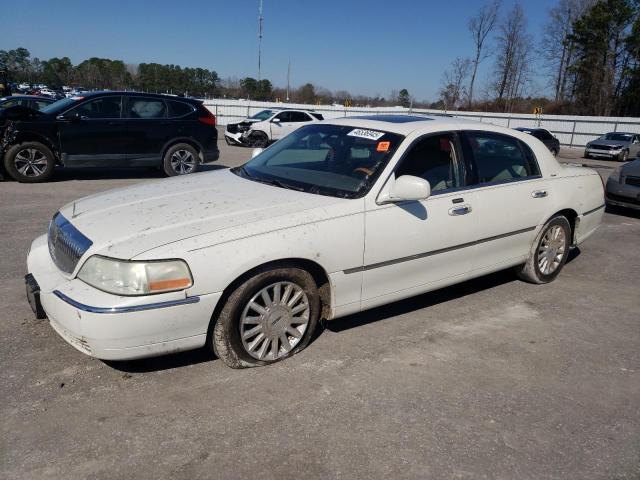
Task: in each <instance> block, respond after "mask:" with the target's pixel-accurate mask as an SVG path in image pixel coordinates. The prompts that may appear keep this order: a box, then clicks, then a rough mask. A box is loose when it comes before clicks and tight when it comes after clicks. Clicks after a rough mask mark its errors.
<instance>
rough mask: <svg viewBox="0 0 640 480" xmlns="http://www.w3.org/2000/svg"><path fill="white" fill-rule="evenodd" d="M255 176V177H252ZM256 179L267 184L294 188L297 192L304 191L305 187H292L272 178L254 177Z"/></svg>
mask: <svg viewBox="0 0 640 480" xmlns="http://www.w3.org/2000/svg"><path fill="white" fill-rule="evenodd" d="M254 178H255V177H254ZM255 180H256V181H258V182H262V183H266V184H267V185H274V186H276V187H281V188H287V189H289V190H296V191H298V192H304V191H305V189H304V188H302V187H294V186H293V185H290V184H288V183H284V182H281V181H280V180H276V179H275V178H274V179H268V180H267V179H266V178H255Z"/></svg>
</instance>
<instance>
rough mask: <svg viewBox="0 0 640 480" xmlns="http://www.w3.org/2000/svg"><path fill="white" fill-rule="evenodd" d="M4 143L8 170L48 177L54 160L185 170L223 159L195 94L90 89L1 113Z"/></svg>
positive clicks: (210, 119)
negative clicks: (45, 104) (44, 104)
mask: <svg viewBox="0 0 640 480" xmlns="http://www.w3.org/2000/svg"><path fill="white" fill-rule="evenodd" d="M2 117H3V119H4V125H3V126H0V129H2V131H1V132H0V146H2V149H3V151H2V152H0V154H4V162H3V163H4V168H5V170H6V172H7V173H8V174H9V176H11V177H12V178H14V179H15V180H17V181H19V182H31V183H32V182H42V181H45V180H47V179H48V178H49V177H50V176H51V175H52V174H53V170H54V167H55V165H62V166H65V167H142V166H154V167H160V168H162V169H163V171H164V172H165V174H166V175H168V176H173V175H184V174H187V173H193V172H195V171H197V170H198V168H199V166H200V165H201V164H202V163H206V162H212V161H215V160H217V159H218V156H219V151H218V145H217V142H218V131H217V130H216V118H215V116H214V115H213V114H212V113H211V112H210V111H209V110H208V109H207V108H205V106H204V105H203V104H202V102H200V101H198V100H194V99H189V98H181V97H171V96H167V95H155V94H143V93H134V92H91V93H87V94H85V95H83V96H76V97H71V98H67V99H65V100H60V101H58V102H55V103H52V104H51V105H49V106H48V107H45V108H44V109H43V110H42V111H36V110H33V109H29V108H25V107H22V106H16V107H12V108H9V109H5V110H3V114H2Z"/></svg>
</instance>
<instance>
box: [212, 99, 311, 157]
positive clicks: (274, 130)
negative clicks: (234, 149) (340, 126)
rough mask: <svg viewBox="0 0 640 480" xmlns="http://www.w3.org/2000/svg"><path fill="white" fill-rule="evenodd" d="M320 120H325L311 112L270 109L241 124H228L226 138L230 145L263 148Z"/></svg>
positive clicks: (246, 119)
mask: <svg viewBox="0 0 640 480" xmlns="http://www.w3.org/2000/svg"><path fill="white" fill-rule="evenodd" d="M320 120H323V117H322V115H321V114H320V113H316V112H314V111H311V110H295V109H291V108H287V109H280V108H270V109H267V110H262V111H261V112H258V113H256V114H255V115H253V116H251V117H248V118H245V119H244V120H243V121H241V122H239V123H229V124H227V128H226V129H225V132H224V138H225V140H226V141H227V144H228V145H244V146H248V147H258V148H262V147H266V146H267V145H268V144H269V143H270V142H274V141H276V140H280V139H281V138H283V137H285V136H287V135H289V134H290V133H291V132H293V131H294V130H296V129H297V128H300V127H302V126H303V125H307V124H309V123H315V122H318V121H320Z"/></svg>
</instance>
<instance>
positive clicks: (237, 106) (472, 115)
mask: <svg viewBox="0 0 640 480" xmlns="http://www.w3.org/2000/svg"><path fill="white" fill-rule="evenodd" d="M204 104H205V106H206V107H207V108H208V109H209V110H211V112H213V113H214V114H215V115H216V117H217V118H218V124H219V125H226V124H227V123H232V122H237V121H240V120H242V119H243V118H246V117H248V116H250V115H254V114H256V113H258V112H259V111H260V110H264V109H265V108H273V107H280V108H282V107H289V108H305V109H313V110H315V111H316V112H318V113H321V114H322V115H323V116H324V118H338V117H347V116H350V115H363V114H365V115H367V114H368V115H371V114H378V115H394V114H395V115H398V114H409V115H433V114H437V115H443V114H448V115H452V116H454V117H461V118H468V119H471V120H477V121H480V122H487V123H493V124H495V125H501V126H503V127H513V128H515V127H537V126H540V127H543V128H546V129H547V130H549V131H550V132H551V133H553V134H554V135H555V136H556V137H558V139H559V140H560V143H561V144H562V145H565V146H568V147H582V146H584V145H585V144H586V143H587V142H588V141H590V140H593V139H595V138H597V137H599V136H600V135H602V134H604V133H607V132H633V133H640V118H636V117H579V116H567V115H542V116H541V117H540V118H538V117H536V116H535V115H526V114H509V113H485V112H444V111H442V110H421V109H408V108H401V107H392V108H389V107H371V108H366V107H343V106H338V105H304V104H297V103H286V104H285V103H273V102H254V101H246V100H226V99H212V100H205V102H204Z"/></svg>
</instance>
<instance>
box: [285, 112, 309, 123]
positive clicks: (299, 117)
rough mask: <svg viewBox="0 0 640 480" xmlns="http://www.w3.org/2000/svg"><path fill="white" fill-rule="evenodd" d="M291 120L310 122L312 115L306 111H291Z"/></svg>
mask: <svg viewBox="0 0 640 480" xmlns="http://www.w3.org/2000/svg"><path fill="white" fill-rule="evenodd" d="M290 114H291V120H289V121H290V122H310V121H311V117H309V115H307V114H306V113H304V112H290Z"/></svg>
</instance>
